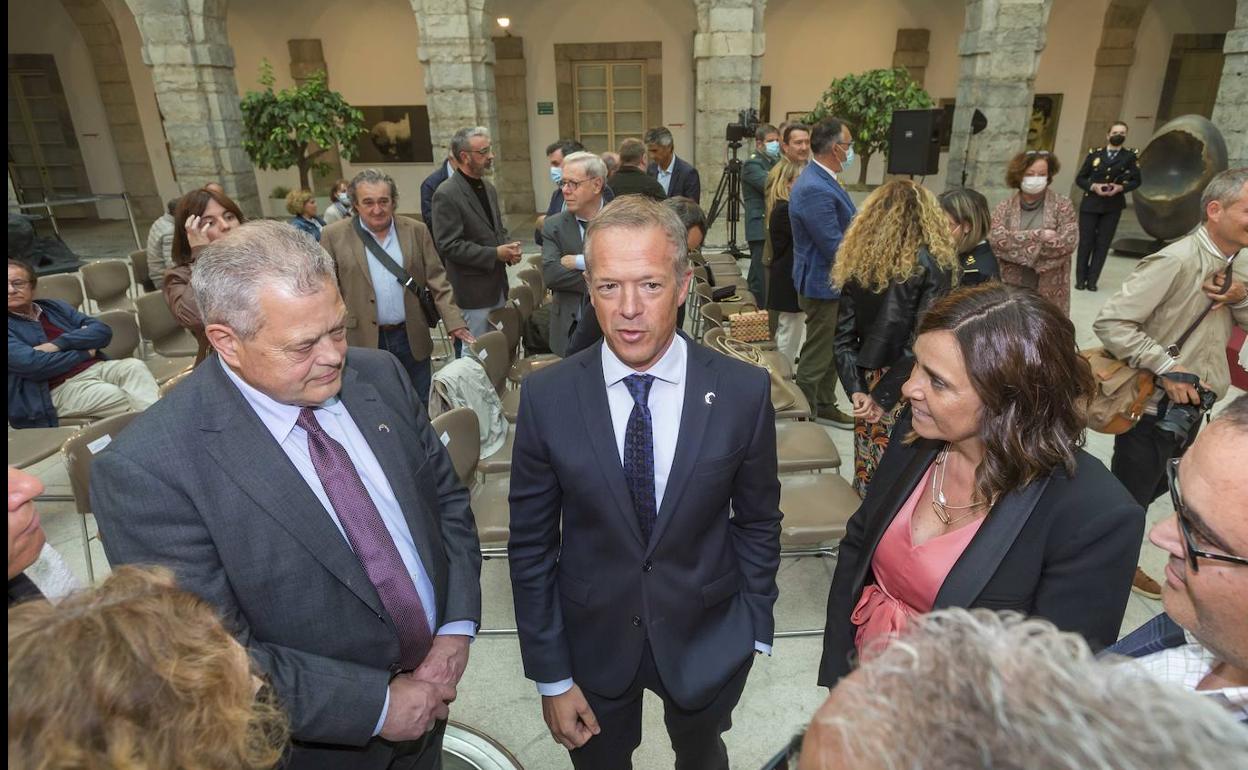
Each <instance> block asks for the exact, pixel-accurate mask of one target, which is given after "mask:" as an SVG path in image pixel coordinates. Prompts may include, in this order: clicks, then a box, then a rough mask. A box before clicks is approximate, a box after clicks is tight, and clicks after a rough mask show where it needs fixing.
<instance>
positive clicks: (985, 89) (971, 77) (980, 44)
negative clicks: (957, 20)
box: [946, 0, 1053, 203]
mask: <svg viewBox="0 0 1248 770" xmlns="http://www.w3.org/2000/svg"><path fill="white" fill-rule="evenodd" d="M1052 5H1053V0H1010V1H1008V2H1007V1H1005V0H968V2H967V4H966V27H965V29H964V30H963V32H962V39H961V41H960V42H959V45H958V53H959V56H960V57H961V59H962V65H961V74H960V76H959V79H958V92H957V102H958V104H957V108H956V109H955V111H954V115H953V136H952V140H951V142H950V147H949V172H948V175H947V177H946V179H947V182H946V184H947V186H948V187H951V188H952V187H958V186H959V185H960V184H961V181H962V173H963V168H964V160H966V161H967V162H966V163H965V170H966V184H967V186H968V187H974V188H975V189H977V190H979V191H980V192H981V193H983V194H984V195H986V196H987V197H988V199H989V202H990V203H995V202H998V201H1000V200H1002V199H1003V198H1005V197H1006V196H1007V195H1008V194H1009V192H1010V191H1009V190H1008V189H1007V188H1006V187H1005V168H1006V166H1007V165H1009V162H1010V158H1011V157H1012V156H1013V155H1014V154H1015V153H1017V152H1019V151H1020V150H1022V149H1024V148H1025V147H1026V146H1027V128H1028V125H1029V124H1030V122H1031V106H1032V101H1033V100H1034V97H1035V82H1036V67H1037V65H1038V64H1039V61H1040V52H1041V51H1043V50H1044V45H1045V31H1046V27H1047V26H1048V23H1049V11H1050V9H1051V8H1052ZM976 108H978V109H979V110H980V111H982V112H983V113H984V115H985V116H986V117H987V118H988V127H987V128H985V129H984V130H983V131H982V132H981V133H979V134H978V135H975V136H972V135H971V115H972V114H973V113H974V111H975V109H976ZM968 143H969V146H970V155H969V159H968V156H967V147H968Z"/></svg>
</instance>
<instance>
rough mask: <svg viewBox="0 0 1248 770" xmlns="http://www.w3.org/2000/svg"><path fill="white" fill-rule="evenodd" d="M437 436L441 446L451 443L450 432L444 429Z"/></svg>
mask: <svg viewBox="0 0 1248 770" xmlns="http://www.w3.org/2000/svg"><path fill="white" fill-rule="evenodd" d="M438 438H440V439H442V446H450V445H451V434H449V433H447V432H446V431H442V435H441V436H438Z"/></svg>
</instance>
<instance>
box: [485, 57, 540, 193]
mask: <svg viewBox="0 0 1248 770" xmlns="http://www.w3.org/2000/svg"><path fill="white" fill-rule="evenodd" d="M494 55H495V56H496V57H497V61H496V62H495V63H494V93H495V95H496V97H497V101H498V137H497V140H498V144H499V150H498V157H497V158H496V159H495V161H494V162H495V164H496V165H498V166H499V172H500V173H501V178H500V179H498V180H497V181H498V197H499V201H500V202H499V205H501V206H502V207H503V210H504V211H511V212H513V213H516V214H519V213H521V212H526V211H529V210H530V209H532V208H533V206H534V202H533V164H532V155H531V154H530V153H529V108H528V97H527V94H526V89H525V86H524V79H525V74H526V73H527V67H526V66H525V63H524V40H523V38H518V37H510V36H508V37H496V38H494Z"/></svg>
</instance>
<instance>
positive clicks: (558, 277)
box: [542, 152, 607, 356]
mask: <svg viewBox="0 0 1248 770" xmlns="http://www.w3.org/2000/svg"><path fill="white" fill-rule="evenodd" d="M606 177H607V165H606V164H605V163H603V162H602V158H599V157H598V156H597V155H594V154H593V153H591V152H574V153H572V154H571V155H569V156H568V157H566V158H564V160H563V173H562V176H561V177H560V180H559V186H560V188H561V189H562V190H563V200H564V203H565V204H566V205H567V209H566V210H565V211H562V212H560V213H558V214H555V215H554V216H552V217H548V218H547V219H546V222H545V223H544V224H543V225H542V280H543V281H545V282H546V286H547V288H549V289H550V290H551V293H552V296H551V303H550V349H551V352H553V353H555V355H559V356H563V355H567V349H568V337H570V336H571V335H572V331H573V329H575V328H576V325H577V324H578V323H579V322H580V319H581V312H582V307H583V306H584V305H585V304H587V303H586V302H585V297H586V291H587V289H586V286H585V274H584V270H585V254H584V252H585V246H584V242H585V228H586V227H588V226H589V221H590V220H591V219H593V218H594V217H595V216H596V215H597V214H598V212H599V211H601V210H602V206H603V189H604V187H605V185H606V183H607V180H606Z"/></svg>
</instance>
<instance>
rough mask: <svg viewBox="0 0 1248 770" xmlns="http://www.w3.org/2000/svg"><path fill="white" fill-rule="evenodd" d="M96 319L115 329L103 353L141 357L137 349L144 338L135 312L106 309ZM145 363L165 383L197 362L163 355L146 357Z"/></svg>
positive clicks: (116, 356)
mask: <svg viewBox="0 0 1248 770" xmlns="http://www.w3.org/2000/svg"><path fill="white" fill-rule="evenodd" d="M96 319H97V320H99V321H103V322H104V323H105V324H107V325H108V327H109V328H110V329H112V330H113V339H112V341H111V342H109V343H108V346H107V347H105V348H104V349H103V350H101V351H100V352H101V353H103V354H104V355H106V356H108V357H109V358H111V359H114V360H116V359H121V358H138V357H139V356H138V355H137V354H136V351H137V350H138V348H139V345H140V343H141V342H142V339H141V337H140V335H139V322H138V321H137V320H136V319H135V317H134V313H131V312H130V311H128V310H105V311H104V312H103V313H100V314H99V315H97V316H96ZM143 363H144V364H146V365H147V368H148V369H149V370H150V371H151V373H152V376H153V377H155V378H156V382H157V384H163V383H165V382H168V381H169V380H171V379H173V378H174V377H176V376H178V375H179V374H181V373H182V372H184V371H187V370H189V369H190V368H191V366H192V365H193V364H194V363H195V359H194V358H191V357H189V356H188V357H180V358H165V357H163V356H161V357H157V358H149V359H146V360H144V361H143Z"/></svg>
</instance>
